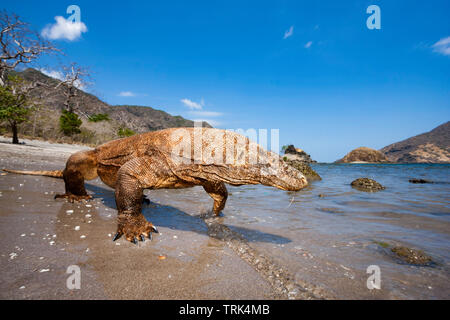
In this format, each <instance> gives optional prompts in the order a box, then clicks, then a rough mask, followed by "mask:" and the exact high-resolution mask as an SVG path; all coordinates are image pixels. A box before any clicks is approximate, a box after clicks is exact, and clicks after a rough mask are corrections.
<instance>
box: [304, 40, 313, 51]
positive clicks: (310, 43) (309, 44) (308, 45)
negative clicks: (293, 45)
mask: <svg viewBox="0 0 450 320" xmlns="http://www.w3.org/2000/svg"><path fill="white" fill-rule="evenodd" d="M312 44H313V42H312V41H308V42H307V43H306V44H305V48H306V49H308V48H310V47H311V46H312Z"/></svg>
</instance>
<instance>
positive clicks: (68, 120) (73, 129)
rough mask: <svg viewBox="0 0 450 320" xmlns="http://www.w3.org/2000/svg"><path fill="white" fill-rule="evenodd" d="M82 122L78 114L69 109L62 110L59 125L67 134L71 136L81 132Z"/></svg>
mask: <svg viewBox="0 0 450 320" xmlns="http://www.w3.org/2000/svg"><path fill="white" fill-rule="evenodd" d="M81 124H82V121H81V119H80V118H79V117H78V115H77V114H75V113H73V112H70V111H67V110H63V111H62V114H61V117H60V118H59V127H60V128H61V130H62V132H64V134H65V135H67V136H71V135H73V134H76V133H81V130H80V127H81Z"/></svg>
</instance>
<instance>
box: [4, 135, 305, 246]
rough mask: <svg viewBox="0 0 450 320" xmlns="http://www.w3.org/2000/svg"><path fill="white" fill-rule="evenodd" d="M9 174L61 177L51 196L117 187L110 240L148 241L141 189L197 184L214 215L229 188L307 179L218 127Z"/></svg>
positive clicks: (129, 142)
mask: <svg viewBox="0 0 450 320" xmlns="http://www.w3.org/2000/svg"><path fill="white" fill-rule="evenodd" d="M5 171H9V172H13V173H21V174H33V175H46V176H51V177H62V178H63V179H64V182H65V188H66V192H65V193H64V194H63V195H57V196H55V198H67V199H68V200H69V201H74V200H83V199H89V198H90V197H91V196H89V195H88V194H87V192H86V189H85V187H84V181H85V180H91V179H95V178H96V177H100V179H101V180H102V181H103V182H104V183H105V184H107V185H108V186H110V187H112V188H114V189H115V199H116V205H117V210H118V227H117V234H116V236H115V238H114V240H116V239H118V238H119V237H121V236H122V235H125V237H126V238H127V240H128V241H131V242H134V243H137V239H140V240H144V237H149V238H150V237H151V233H152V232H157V230H156V228H155V227H154V226H153V225H152V224H151V223H150V222H148V221H147V220H146V219H145V218H144V216H143V215H142V212H141V211H142V200H143V190H144V189H161V188H168V189H176V188H188V187H193V186H196V185H201V186H203V188H204V189H205V191H206V192H207V193H208V194H209V195H210V196H211V198H212V199H213V200H214V206H213V211H214V213H215V214H216V215H218V214H219V213H220V212H221V211H222V210H223V208H224V207H225V202H226V200H227V197H228V192H227V189H226V187H225V183H228V184H230V185H235V186H239V185H244V184H263V185H267V186H273V187H276V188H279V189H282V190H290V191H297V190H300V189H302V188H303V187H305V186H306V185H307V184H308V182H307V180H306V178H305V177H304V176H303V175H302V174H301V173H300V172H299V171H298V170H296V169H294V168H293V167H291V166H289V165H287V164H285V163H284V162H283V161H281V160H280V158H279V156H278V155H277V154H275V153H272V152H268V151H265V150H264V149H263V148H261V147H260V146H258V145H257V144H255V143H253V142H251V141H249V139H247V138H246V137H244V136H242V135H239V134H236V133H233V132H230V131H225V130H221V129H210V128H171V129H166V130H161V131H155V132H148V133H144V134H140V135H135V136H132V137H129V138H124V139H119V140H114V141H110V142H108V143H105V144H103V145H101V146H99V147H97V148H95V149H94V150H89V151H80V152H77V153H75V154H73V155H71V156H70V157H69V159H68V160H67V163H66V168H65V169H64V170H63V171H17V170H5Z"/></svg>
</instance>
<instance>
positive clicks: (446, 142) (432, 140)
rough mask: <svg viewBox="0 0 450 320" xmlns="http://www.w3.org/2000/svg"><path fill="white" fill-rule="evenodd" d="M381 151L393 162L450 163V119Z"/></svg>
mask: <svg viewBox="0 0 450 320" xmlns="http://www.w3.org/2000/svg"><path fill="white" fill-rule="evenodd" d="M380 151H381V152H382V153H383V154H384V155H386V157H387V158H388V159H389V160H390V161H391V162H398V163H450V121H448V122H446V123H444V124H442V125H440V126H438V127H436V128H434V129H433V130H431V131H430V132H426V133H422V134H419V135H417V136H414V137H412V138H409V139H406V140H403V141H400V142H396V143H393V144H391V145H388V146H387V147H384V148H383V149H381V150H380Z"/></svg>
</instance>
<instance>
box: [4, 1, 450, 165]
mask: <svg viewBox="0 0 450 320" xmlns="http://www.w3.org/2000/svg"><path fill="white" fill-rule="evenodd" d="M71 4H76V5H78V6H79V7H80V9H81V22H82V23H83V24H84V25H85V26H86V28H87V31H86V32H83V33H81V34H80V36H79V37H78V38H76V39H70V40H68V39H55V40H54V42H55V44H57V45H58V46H59V47H61V48H63V50H64V51H65V52H66V54H67V55H66V56H65V57H63V58H57V59H56V58H54V57H52V58H42V59H41V60H40V61H39V62H40V63H41V64H42V66H45V68H46V69H47V70H56V69H57V68H58V66H60V64H61V63H64V62H67V61H76V62H77V63H78V64H80V65H82V66H86V67H89V69H90V70H91V72H92V78H93V80H94V84H93V85H92V86H91V87H90V88H89V91H91V92H92V93H94V94H96V95H97V96H99V97H100V98H101V99H102V100H104V101H106V102H108V103H110V104H133V105H145V106H151V107H153V108H157V109H162V110H165V111H167V112H169V113H171V114H174V115H175V114H180V115H182V116H184V117H186V118H189V119H207V120H209V121H210V122H211V123H212V124H214V125H215V126H216V127H219V128H231V129H236V128H243V129H248V128H255V129H260V128H265V129H269V130H270V129H280V145H283V144H288V143H293V144H295V145H296V146H297V147H300V148H303V149H304V150H305V151H307V152H308V153H310V154H311V156H312V158H313V159H316V160H318V161H334V160H336V159H338V158H341V157H342V156H344V155H345V154H346V153H347V152H349V151H350V150H351V149H354V148H356V147H359V146H367V147H372V148H376V149H379V148H382V147H384V146H386V145H388V144H390V143H393V142H396V141H399V140H402V139H405V138H408V137H410V136H413V135H416V134H419V133H422V132H425V131H429V130H431V129H432V128H434V127H436V126H437V125H439V124H442V123H444V122H446V121H448V120H450V77H449V75H450V52H449V50H450V49H448V48H449V47H448V46H449V45H448V41H447V40H446V39H447V38H448V37H450V23H449V21H450V19H449V18H448V16H449V14H450V2H449V1H448V0H434V1H410V0H409V1H403V0H396V1H392V0H390V1H375V0H373V1H350V0H348V1H335V0H334V1H325V0H322V1H270V2H269V1H252V2H250V1H248V2H247V1H242V0H241V1H211V0H210V1H159V2H154V1H129V2H113V3H108V2H106V1H105V2H103V1H76V2H64V1H60V0H59V1H44V2H38V1H20V2H19V1H15V2H13V1H9V2H4V3H3V4H2V7H3V8H5V9H7V10H8V11H10V12H15V13H17V14H19V15H20V16H21V17H22V19H23V20H25V21H27V22H29V23H31V25H32V26H33V27H34V28H35V29H36V30H38V31H40V32H41V31H42V30H43V29H44V28H45V27H46V26H47V27H48V28H51V25H49V24H53V23H55V17H56V16H63V17H66V18H67V17H68V16H69V15H68V14H67V13H66V8H67V7H68V6H69V5H71ZM372 4H375V5H378V6H379V7H380V9H381V29H380V30H369V29H368V28H367V26H366V20H367V18H368V17H369V14H367V13H366V8H367V7H368V6H369V5H372ZM439 41H441V42H440V43H438V42H439ZM436 43H438V45H436ZM121 93H122V94H121Z"/></svg>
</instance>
